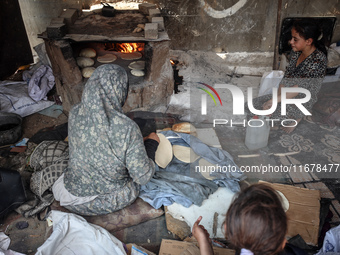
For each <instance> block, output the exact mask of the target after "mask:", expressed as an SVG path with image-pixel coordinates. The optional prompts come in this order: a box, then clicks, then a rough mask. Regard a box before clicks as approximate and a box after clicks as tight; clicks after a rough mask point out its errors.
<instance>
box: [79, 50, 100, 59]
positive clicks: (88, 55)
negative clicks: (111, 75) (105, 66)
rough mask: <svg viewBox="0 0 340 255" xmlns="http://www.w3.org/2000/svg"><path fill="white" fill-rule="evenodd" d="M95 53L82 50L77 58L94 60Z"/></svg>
mask: <svg viewBox="0 0 340 255" xmlns="http://www.w3.org/2000/svg"><path fill="white" fill-rule="evenodd" d="M96 55H97V52H96V51H95V50H94V49H92V48H85V49H82V50H81V51H80V53H79V57H86V58H94V57H95V56H96Z"/></svg>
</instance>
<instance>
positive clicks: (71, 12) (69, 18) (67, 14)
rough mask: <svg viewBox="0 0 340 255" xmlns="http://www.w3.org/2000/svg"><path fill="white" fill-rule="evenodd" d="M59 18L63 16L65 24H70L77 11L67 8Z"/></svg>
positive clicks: (75, 17)
mask: <svg viewBox="0 0 340 255" xmlns="http://www.w3.org/2000/svg"><path fill="white" fill-rule="evenodd" d="M59 18H64V19H65V22H66V25H68V26H70V25H72V24H73V23H74V22H75V21H76V20H77V18H78V11H77V9H67V10H66V11H63V12H62V13H61V14H60V16H59Z"/></svg>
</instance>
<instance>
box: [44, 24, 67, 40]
mask: <svg viewBox="0 0 340 255" xmlns="http://www.w3.org/2000/svg"><path fill="white" fill-rule="evenodd" d="M46 32H47V37H48V38H52V39H53V38H62V37H64V36H65V35H66V25H65V24H51V25H49V26H48V27H47V28H46Z"/></svg>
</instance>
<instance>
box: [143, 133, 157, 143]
mask: <svg viewBox="0 0 340 255" xmlns="http://www.w3.org/2000/svg"><path fill="white" fill-rule="evenodd" d="M147 139H152V140H155V141H156V142H158V143H159V137H158V135H157V134H156V133H155V132H152V133H150V134H149V135H148V136H146V137H144V138H143V141H145V140H147Z"/></svg>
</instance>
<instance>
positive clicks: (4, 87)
mask: <svg viewBox="0 0 340 255" xmlns="http://www.w3.org/2000/svg"><path fill="white" fill-rule="evenodd" d="M53 104H54V102H52V101H45V100H41V101H39V102H36V101H34V100H33V99H32V98H31V97H30V96H29V95H28V86H27V83H26V82H24V81H21V82H16V81H2V82H0V111H2V112H13V113H16V114H19V115H20V116H21V117H26V116H28V115H30V114H33V113H35V112H39V111H41V110H43V109H45V108H47V107H50V106H51V105H53Z"/></svg>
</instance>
